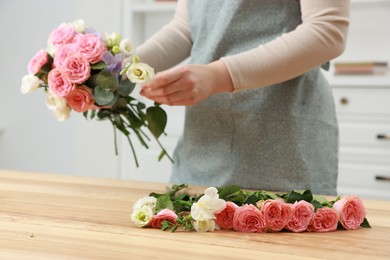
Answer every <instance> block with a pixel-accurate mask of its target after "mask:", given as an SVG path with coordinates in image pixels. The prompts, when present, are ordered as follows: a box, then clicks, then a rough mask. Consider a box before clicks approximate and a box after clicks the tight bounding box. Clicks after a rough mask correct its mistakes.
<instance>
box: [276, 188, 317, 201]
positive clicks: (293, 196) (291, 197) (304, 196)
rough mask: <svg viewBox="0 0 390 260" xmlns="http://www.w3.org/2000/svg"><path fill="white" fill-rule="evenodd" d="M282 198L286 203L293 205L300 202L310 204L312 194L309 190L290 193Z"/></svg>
mask: <svg viewBox="0 0 390 260" xmlns="http://www.w3.org/2000/svg"><path fill="white" fill-rule="evenodd" d="M283 198H284V200H285V201H286V202H287V203H294V202H296V201H300V200H305V201H307V202H309V203H310V202H311V201H312V200H313V194H312V193H311V191H310V190H305V191H290V192H288V193H287V194H285V195H283Z"/></svg>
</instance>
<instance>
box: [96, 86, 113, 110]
mask: <svg viewBox="0 0 390 260" xmlns="http://www.w3.org/2000/svg"><path fill="white" fill-rule="evenodd" d="M93 97H94V99H95V102H96V103H97V104H98V105H99V106H106V105H109V104H110V103H111V102H112V101H113V100H114V98H115V96H114V93H112V92H111V91H110V90H108V89H104V88H102V87H101V86H96V87H95V89H94V90H93Z"/></svg>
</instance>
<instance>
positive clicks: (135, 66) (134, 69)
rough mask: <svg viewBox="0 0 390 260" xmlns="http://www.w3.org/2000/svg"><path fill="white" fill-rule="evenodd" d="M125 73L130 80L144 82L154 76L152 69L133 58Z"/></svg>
mask: <svg viewBox="0 0 390 260" xmlns="http://www.w3.org/2000/svg"><path fill="white" fill-rule="evenodd" d="M126 75H127V77H128V78H129V80H130V81H131V82H134V83H145V82H148V81H150V80H151V79H152V78H153V77H154V69H153V68H152V67H150V66H149V65H148V64H146V63H142V62H139V61H138V59H137V58H135V59H134V62H133V63H132V64H131V65H130V66H129V67H128V69H127V72H126Z"/></svg>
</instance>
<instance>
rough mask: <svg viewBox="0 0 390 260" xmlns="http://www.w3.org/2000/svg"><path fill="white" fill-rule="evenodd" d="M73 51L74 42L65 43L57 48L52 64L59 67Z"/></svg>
mask: <svg viewBox="0 0 390 260" xmlns="http://www.w3.org/2000/svg"><path fill="white" fill-rule="evenodd" d="M74 52H75V45H74V44H71V43H70V44H65V45H62V46H59V47H58V48H57V51H56V54H55V56H54V61H53V66H54V67H56V68H59V67H61V66H62V63H64V61H65V59H66V58H67V57H68V56H70V55H71V54H73V53H74Z"/></svg>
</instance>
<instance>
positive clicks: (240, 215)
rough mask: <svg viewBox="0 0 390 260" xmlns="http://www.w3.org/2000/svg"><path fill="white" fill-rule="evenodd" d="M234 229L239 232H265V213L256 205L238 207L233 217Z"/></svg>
mask: <svg viewBox="0 0 390 260" xmlns="http://www.w3.org/2000/svg"><path fill="white" fill-rule="evenodd" d="M233 229H234V230H236V231H239V232H259V233H260V232H265V231H266V229H267V226H266V224H265V221H264V218H263V214H262V213H261V211H260V210H259V209H258V208H256V207H255V206H254V205H252V204H250V205H248V204H247V205H244V206H241V207H239V208H237V209H236V212H235V213H234V217H233Z"/></svg>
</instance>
